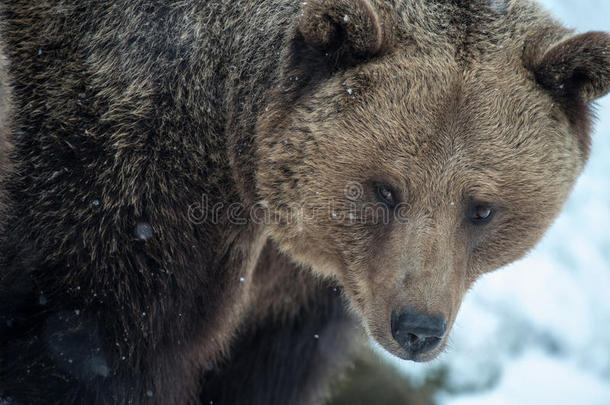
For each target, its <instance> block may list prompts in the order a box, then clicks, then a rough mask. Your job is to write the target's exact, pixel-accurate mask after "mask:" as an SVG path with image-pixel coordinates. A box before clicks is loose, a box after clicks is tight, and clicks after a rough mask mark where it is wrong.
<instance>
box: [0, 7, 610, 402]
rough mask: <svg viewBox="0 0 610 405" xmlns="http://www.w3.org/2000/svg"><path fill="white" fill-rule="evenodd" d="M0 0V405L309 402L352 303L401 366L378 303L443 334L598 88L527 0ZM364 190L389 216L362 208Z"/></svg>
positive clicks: (527, 208)
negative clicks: (9, 121) (391, 206)
mask: <svg viewBox="0 0 610 405" xmlns="http://www.w3.org/2000/svg"><path fill="white" fill-rule="evenodd" d="M302 3H306V4H302ZM0 5H1V6H0V7H1V12H2V17H1V18H2V22H3V26H2V27H1V35H2V37H3V38H4V41H5V53H6V55H7V57H8V60H9V62H10V71H9V74H10V79H11V83H12V85H13V89H14V99H13V101H12V102H9V101H6V100H8V99H7V98H3V102H5V103H6V105H11V106H12V107H13V108H14V117H15V124H14V130H13V131H12V135H11V136H10V137H9V139H8V140H4V141H3V142H6V143H7V144H8V143H12V142H14V143H15V151H14V153H13V154H12V159H11V160H12V163H11V164H14V165H15V166H16V167H17V168H18V169H16V170H13V171H12V172H10V173H5V174H4V175H3V179H2V184H3V187H5V189H6V192H5V193H4V194H5V198H6V200H7V201H8V204H9V210H8V211H7V215H6V216H3V217H2V218H1V220H2V235H1V237H2V239H1V240H0V260H1V267H0V398H1V397H3V396H10V397H12V398H13V399H15V400H17V401H20V402H23V403H58V404H59V403H61V404H67V403H87V404H90V403H96V404H111V403H130V402H131V403H144V402H146V403H157V404H168V403H171V404H182V403H197V402H202V403H209V401H210V400H214V398H215V399H219V398H220V399H221V400H223V401H225V402H226V403H236V404H237V403H243V404H269V403H272V402H273V403H278V404H284V403H293V402H294V401H297V400H298V401H302V402H304V403H305V402H309V401H314V402H317V401H319V400H320V398H322V397H323V395H322V394H321V392H323V389H322V386H323V383H322V381H321V380H327V378H326V376H328V375H329V374H330V373H331V372H332V370H333V369H334V367H337V366H338V363H341V362H342V361H343V360H344V356H343V355H341V353H339V352H340V350H339V349H340V348H341V347H344V346H345V347H347V346H350V345H349V344H348V342H347V340H348V336H346V334H345V333H346V332H350V333H348V334H349V335H353V334H354V324H353V319H359V320H360V321H361V323H362V325H363V326H364V329H365V330H366V331H367V332H368V334H369V335H370V336H371V337H373V338H374V339H375V340H377V341H378V342H379V343H380V344H381V345H382V346H383V347H385V348H386V349H387V350H389V351H391V352H392V353H394V354H395V355H397V356H400V357H403V358H407V357H409V356H408V354H407V353H405V352H404V351H403V350H402V349H401V348H400V347H399V346H398V344H397V343H396V342H394V340H393V338H392V336H391V334H390V314H391V312H392V311H396V310H401V309H404V308H415V309H417V310H419V311H422V312H426V313H430V314H437V315H440V316H442V317H443V318H444V319H446V320H447V321H448V323H449V324H451V323H452V322H453V320H454V319H455V315H456V313H457V310H458V308H459V305H460V302H461V300H462V297H463V294H464V293H465V291H466V290H467V289H468V288H469V287H470V285H471V284H472V283H473V282H474V280H476V278H477V277H478V276H479V275H480V274H481V273H484V272H487V271H491V270H493V269H496V268H498V267H500V266H502V265H504V264H506V263H509V262H511V261H513V260H515V259H517V258H519V257H521V256H522V255H523V254H524V253H525V252H527V251H528V250H529V249H530V248H531V247H532V246H534V244H535V243H536V242H537V241H538V240H539V238H540V237H541V236H542V234H543V232H544V230H545V229H546V228H547V227H548V225H549V224H550V223H551V222H552V221H553V219H554V218H555V216H556V215H557V214H558V212H559V210H560V208H561V206H562V204H563V202H564V201H565V199H566V198H567V195H568V193H569V191H570V189H571V187H572V185H573V183H574V181H575V179H576V177H577V176H578V174H579V173H580V171H581V170H582V167H583V166H584V164H585V160H586V156H587V153H588V145H589V128H590V115H589V111H588V104H589V103H590V102H591V101H592V100H593V99H594V98H596V97H599V96H601V95H603V94H605V93H607V92H608V91H609V90H610V80H609V72H608V63H607V61H608V58H607V46H608V43H609V40H608V36H607V35H606V34H602V33H590V34H584V35H581V36H571V35H572V34H571V32H569V31H568V30H566V29H565V28H563V27H561V26H560V25H559V24H558V23H557V22H555V21H554V20H553V19H551V18H550V17H549V16H548V15H547V14H546V13H544V12H543V11H541V10H540V8H539V7H538V6H536V5H535V4H533V3H530V2H528V1H525V0H512V1H507V2H502V1H493V2H488V1H483V0H477V1H472V2H465V1H449V0H435V1H427V0H426V1H424V0H417V1H406V0H404V1H403V0H392V1H381V0H358V1H346V0H308V1H307V2H298V1H294V2H293V1H286V0H265V1H263V0H248V1H246V0H238V1H232V2H211V1H204V0H201V1H199V0H189V1H183V2H166V1H156V0H155V1H143V0H142V1H141V0H135V1H117V2H110V1H99V2H98V1H96V2H93V1H77V0H69V1H63V2H61V3H57V4H55V3H49V2H42V3H38V2H31V1H30V0H21V1H8V0H7V1H2V2H0ZM564 66H565V69H562V67H564ZM558 73H562V74H564V76H562V77H559V78H557V74H558ZM0 77H2V78H3V77H4V76H0ZM557 83H565V85H564V88H563V89H561V90H562V91H557V89H556V88H555V85H556V84H557ZM2 88H3V89H4V88H6V87H4V85H3V87H2ZM0 110H1V109H0ZM0 135H1V134H0ZM4 135H5V137H4V139H6V133H4ZM3 156H6V155H5V154H4V155H3ZM0 158H1V156H0ZM376 182H384V183H387V184H389V185H391V186H392V187H394V189H395V191H396V197H397V198H398V199H399V201H400V202H401V205H400V212H399V213H400V214H402V216H403V217H405V218H406V219H407V221H396V220H391V221H389V222H387V223H379V222H377V223H375V220H378V219H380V217H379V216H380V215H384V214H385V213H384V212H382V211H378V210H375V209H373V210H365V208H366V207H369V208H370V207H371V206H375V204H376V203H377V200H376V197H375V192H374V184H375V183H376ZM354 188H355V191H356V192H355V193H353V192H351V191H353V190H351V189H354ZM202 197H205V200H204V201H203V202H202ZM473 201H478V202H486V203H490V204H493V206H494V207H495V208H496V211H497V213H496V216H495V218H494V220H493V221H492V222H491V223H490V224H488V225H486V226H483V227H475V226H473V225H472V224H470V223H468V222H467V221H466V219H465V212H466V211H467V208H468V205H469V204H470V203H471V202H473ZM200 202H201V203H200ZM196 204H200V205H199V209H200V211H201V210H204V211H205V212H206V213H208V214H210V212H209V209H210V207H213V206H214V205H219V206H220V209H219V210H218V211H217V214H218V215H217V217H216V218H214V219H213V218H212V217H210V216H208V217H206V218H204V219H203V220H201V221H195V220H194V219H193V217H192V215H191V214H192V212H193V207H194V205H196ZM256 207H258V208H261V207H262V208H265V209H266V210H268V211H269V212H270V213H271V216H270V219H269V220H268V221H264V222H263V223H261V222H259V221H253V220H252V218H251V217H249V216H248V213H249V212H250V210H251V209H254V208H256ZM333 213H334V215H333ZM354 213H356V214H357V215H356V216H355V217H353V218H352V217H350V216H349V214H354ZM392 214H394V213H392ZM392 218H394V217H392ZM142 229H144V232H143V231H142ZM143 234H144V236H142V235H143ZM278 250H279V251H278ZM295 263H296V264H295ZM336 283H338V285H339V286H336V285H335V284H336ZM337 291H343V294H342V296H343V297H344V298H345V300H346V303H347V307H348V308H349V309H350V314H347V313H345V311H344V307H343V303H342V301H341V297H340V296H339V295H338V294H337ZM286 298H289V299H286ZM313 336H317V338H313V339H312V337H313ZM440 350H442V346H441V347H439V349H437V350H436V351H434V352H433V353H430V354H428V355H426V356H423V357H419V358H414V360H418V361H421V360H428V359H430V358H432V357H434V356H435V355H436V354H438V352H440ZM237 383H238V385H239V386H236V385H235V384H237Z"/></svg>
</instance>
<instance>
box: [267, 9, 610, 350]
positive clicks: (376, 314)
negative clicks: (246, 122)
mask: <svg viewBox="0 0 610 405" xmlns="http://www.w3.org/2000/svg"><path fill="white" fill-rule="evenodd" d="M403 3H404V4H403ZM462 3H464V4H462ZM466 3H467V4H466ZM492 3H493V4H491V3H489V2H487V1H474V2H446V1H423V0H422V1H409V2H406V1H405V2H381V1H379V2H377V1H373V0H309V1H307V2H303V3H302V10H301V14H300V15H299V17H298V21H297V22H296V24H295V26H294V27H292V28H291V31H290V34H289V35H288V38H287V40H286V46H285V50H284V52H283V54H282V56H281V57H282V61H281V64H282V65H281V66H282V67H281V77H280V78H279V79H278V80H279V82H280V83H279V84H278V86H277V88H275V89H274V90H273V91H272V93H271V95H270V103H269V107H267V109H266V112H265V113H263V114H261V116H260V117H259V120H258V125H257V132H256V140H255V142H256V150H257V152H256V153H257V161H258V167H257V171H256V186H255V187H256V193H257V198H258V199H259V201H260V202H261V203H262V204H263V205H264V206H265V207H268V208H269V210H270V212H272V214H273V215H272V219H271V221H269V226H268V227H267V229H268V231H269V234H270V237H271V238H272V239H273V240H275V241H276V242H277V244H278V246H279V247H280V248H281V249H282V250H283V251H284V252H286V253H287V254H288V255H289V256H290V257H292V258H293V260H295V261H296V262H298V263H301V264H303V265H305V266H307V267H310V268H311V269H312V270H313V271H314V272H315V273H317V274H320V275H322V276H325V277H331V278H334V279H336V280H337V281H338V283H339V284H340V285H341V286H342V287H343V290H344V293H345V296H346V297H347V300H348V302H349V306H350V308H352V309H353V311H354V312H355V313H356V314H357V315H358V316H359V317H360V318H361V319H362V324H363V325H364V328H365V329H366V331H367V333H368V334H369V335H370V336H371V337H372V338H373V339H374V340H375V341H377V342H378V343H379V344H380V345H381V346H383V347H384V348H385V349H386V350H388V351H389V352H391V353H393V354H394V355H396V356H399V357H401V358H404V359H411V360H415V361H427V360H430V359H432V358H434V357H436V356H437V355H438V354H439V353H440V352H441V351H442V349H443V347H444V346H445V343H446V341H447V335H448V332H449V330H450V329H451V326H452V324H453V322H454V320H455V318H456V314H457V311H458V309H459V307H460V303H461V301H462V299H463V297H464V294H465V293H466V291H467V290H468V289H469V288H470V287H471V286H472V285H473V283H474V282H475V280H477V278H478V277H479V276H480V275H481V274H484V273H487V272H490V271H492V270H495V269H498V268H500V267H502V266H504V265H506V264H508V263H510V262H512V261H514V260H517V259H519V258H521V257H522V256H523V255H524V254H526V253H527V252H528V251H529V250H530V249H531V248H532V247H533V246H534V245H535V244H536V243H537V242H538V241H539V240H540V238H541V237H542V235H543V233H544V231H545V230H546V229H547V228H548V227H549V225H550V224H551V223H552V222H553V220H554V219H555V217H556V216H557V215H558V213H559V212H560V210H561V208H562V205H563V204H564V202H565V201H566V199H567V197H568V195H569V193H570V190H571V189H572V187H573V185H574V183H575V180H576V179H577V177H578V175H579V174H580V172H581V171H582V169H583V166H584V165H585V162H586V159H587V156H588V153H589V145H590V126H591V111H590V104H591V102H592V101H594V100H595V99H597V98H599V97H601V96H603V95H605V94H606V93H608V92H609V91H610V36H608V35H607V34H605V33H601V32H590V33H585V34H581V35H574V34H573V33H572V32H570V31H568V30H566V29H564V28H563V27H561V26H560V25H559V24H557V23H556V22H555V21H554V20H552V19H551V18H550V17H549V16H548V15H547V14H546V13H545V12H544V11H542V10H541V9H540V8H539V7H538V6H536V5H534V4H531V3H529V2H522V1H509V2H498V1H496V2H492ZM500 3H501V4H500Z"/></svg>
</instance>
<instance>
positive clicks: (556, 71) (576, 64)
mask: <svg viewBox="0 0 610 405" xmlns="http://www.w3.org/2000/svg"><path fill="white" fill-rule="evenodd" d="M533 69H534V74H535V76H536V80H537V81H538V83H540V84H541V85H542V86H543V87H544V88H546V89H547V90H548V91H550V92H551V93H552V94H554V95H555V96H558V97H560V98H565V99H569V100H572V101H577V102H583V103H589V102H591V101H593V100H595V99H597V98H600V97H602V96H604V95H606V94H608V93H609V92H610V35H608V34H607V33H605V32H588V33H585V34H580V35H575V36H573V37H571V38H568V39H566V40H564V41H562V42H560V43H558V44H556V45H554V46H553V47H551V48H550V49H549V50H547V51H546V52H545V53H544V55H543V56H542V58H541V59H539V61H538V62H537V63H535V65H534V66H533Z"/></svg>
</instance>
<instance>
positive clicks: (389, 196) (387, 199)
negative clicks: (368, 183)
mask: <svg viewBox="0 0 610 405" xmlns="http://www.w3.org/2000/svg"><path fill="white" fill-rule="evenodd" d="M375 193H376V194H377V199H378V200H379V201H381V202H382V203H384V204H385V205H387V206H388V207H390V208H394V207H395V206H396V197H395V193H394V190H392V188H391V187H389V186H387V185H385V184H377V185H376V186H375Z"/></svg>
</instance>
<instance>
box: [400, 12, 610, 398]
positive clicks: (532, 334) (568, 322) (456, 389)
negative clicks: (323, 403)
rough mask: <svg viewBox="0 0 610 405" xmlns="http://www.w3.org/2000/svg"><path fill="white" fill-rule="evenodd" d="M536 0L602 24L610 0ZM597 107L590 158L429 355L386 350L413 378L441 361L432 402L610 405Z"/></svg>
mask: <svg viewBox="0 0 610 405" xmlns="http://www.w3.org/2000/svg"><path fill="white" fill-rule="evenodd" d="M541 3H542V4H544V6H545V7H546V8H547V9H549V10H551V13H552V14H553V15H554V16H555V17H556V18H558V19H559V20H561V21H562V22H563V23H564V24H566V25H567V26H569V27H571V28H574V29H576V30H577V32H579V33H581V32H585V31H588V30H602V31H609V32H610V1H607V0H580V1H574V0H541ZM597 110H598V117H599V120H598V122H597V125H596V131H595V134H594V137H593V148H592V156H591V160H590V161H589V164H588V166H587V168H586V170H585V173H584V174H583V176H582V177H581V178H580V180H579V182H578V183H577V185H576V188H575V190H574V193H573V195H572V197H571V198H570V200H569V201H568V203H567V204H566V206H565V209H564V212H563V214H562V215H561V216H560V218H559V219H558V221H557V222H556V223H555V225H554V226H553V227H552V228H551V230H550V231H549V233H548V234H547V236H546V237H545V238H544V240H543V241H542V243H541V244H540V245H539V246H538V247H537V248H536V249H535V250H534V251H533V252H531V253H530V254H529V255H528V256H527V257H526V258H525V259H524V260H522V261H520V262H518V263H515V264H513V265H510V266H508V267H507V268H504V269H501V270H499V271H497V272H494V273H491V274H489V275H486V276H485V277H484V278H483V279H481V280H480V281H479V282H478V283H477V284H476V285H475V287H474V288H473V290H472V291H471V292H470V293H469V295H468V296H467V297H466V299H465V301H464V303H463V305H462V308H461V310H460V314H459V316H458V319H457V321H456V324H455V326H454V328H453V331H452V337H451V339H450V344H449V348H448V349H447V352H446V353H445V354H443V355H441V357H440V358H439V359H438V360H435V361H434V362H432V363H429V364H425V365H421V364H414V363H408V362H402V361H400V360H396V359H393V358H390V357H389V356H388V360H389V361H390V362H392V363H393V364H395V365H396V366H397V367H398V368H399V369H400V370H402V371H404V372H405V373H406V374H407V375H408V376H409V377H410V378H411V379H412V380H414V381H415V382H423V381H425V379H426V377H430V376H432V375H434V374H435V373H438V371H439V370H441V369H443V368H445V369H447V370H448V373H447V375H446V377H447V387H446V388H445V390H444V391H442V392H441V394H439V395H438V396H437V401H438V403H439V404H443V405H461V404H468V405H477V404H486V405H500V404H519V405H528V404H532V405H542V404H553V405H561V404H569V405H574V404H578V405H589V404H591V405H594V404H600V405H602V404H606V405H608V404H610V97H606V98H604V99H602V100H601V101H600V102H599V103H598V109H597Z"/></svg>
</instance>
